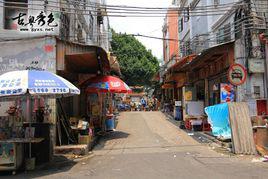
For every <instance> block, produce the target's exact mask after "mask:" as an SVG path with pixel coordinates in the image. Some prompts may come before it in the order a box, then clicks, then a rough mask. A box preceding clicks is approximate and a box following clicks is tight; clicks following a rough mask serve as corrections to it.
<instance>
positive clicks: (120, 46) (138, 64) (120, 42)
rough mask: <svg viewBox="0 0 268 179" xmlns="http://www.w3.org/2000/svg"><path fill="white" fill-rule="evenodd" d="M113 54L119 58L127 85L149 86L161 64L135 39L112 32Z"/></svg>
mask: <svg viewBox="0 0 268 179" xmlns="http://www.w3.org/2000/svg"><path fill="white" fill-rule="evenodd" d="M111 46H112V52H113V53H114V54H115V55H116V56H117V59H118V61H119V64H120V69H121V72H122V77H123V80H124V81H126V83H127V84H129V85H131V86H134V85H142V86H149V85H150V84H151V79H152V77H153V75H154V74H155V73H156V72H157V71H158V68H159V62H158V60H157V58H156V57H154V56H153V55H152V53H151V51H150V50H147V49H146V48H145V46H144V45H143V44H142V43H141V42H139V41H138V40H137V39H136V38H135V37H133V36H131V35H127V34H121V33H115V32H114V31H113V30H112V42H111Z"/></svg>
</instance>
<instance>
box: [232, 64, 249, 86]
mask: <svg viewBox="0 0 268 179" xmlns="http://www.w3.org/2000/svg"><path fill="white" fill-rule="evenodd" d="M246 78H247V70H246V68H245V67H244V66H242V65H240V64H233V65H232V66H230V68H229V70H228V80H229V82H230V83H232V84H233V85H235V86H239V85H242V84H243V83H244V82H245V81H246Z"/></svg>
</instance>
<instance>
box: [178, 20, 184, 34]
mask: <svg viewBox="0 0 268 179" xmlns="http://www.w3.org/2000/svg"><path fill="white" fill-rule="evenodd" d="M182 31H183V18H180V19H179V32H182Z"/></svg>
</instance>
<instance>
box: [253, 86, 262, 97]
mask: <svg viewBox="0 0 268 179" xmlns="http://www.w3.org/2000/svg"><path fill="white" fill-rule="evenodd" d="M253 91H254V95H255V97H257V98H259V97H260V96H261V87H260V86H253Z"/></svg>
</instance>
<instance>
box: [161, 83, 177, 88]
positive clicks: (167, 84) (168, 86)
mask: <svg viewBox="0 0 268 179" xmlns="http://www.w3.org/2000/svg"><path fill="white" fill-rule="evenodd" d="M161 88H162V89H172V88H174V84H171V83H165V84H163V85H162V86H161Z"/></svg>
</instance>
